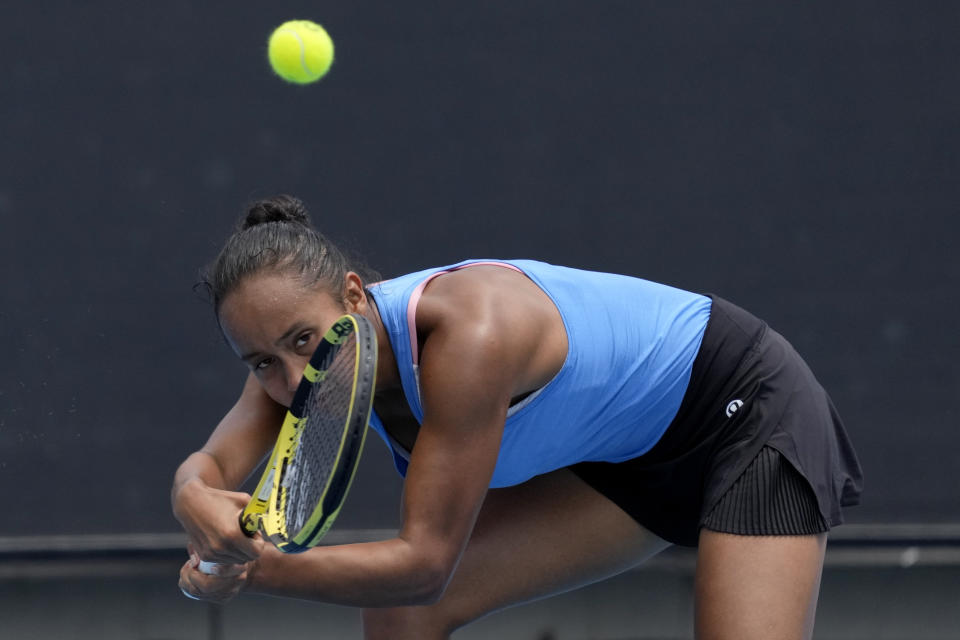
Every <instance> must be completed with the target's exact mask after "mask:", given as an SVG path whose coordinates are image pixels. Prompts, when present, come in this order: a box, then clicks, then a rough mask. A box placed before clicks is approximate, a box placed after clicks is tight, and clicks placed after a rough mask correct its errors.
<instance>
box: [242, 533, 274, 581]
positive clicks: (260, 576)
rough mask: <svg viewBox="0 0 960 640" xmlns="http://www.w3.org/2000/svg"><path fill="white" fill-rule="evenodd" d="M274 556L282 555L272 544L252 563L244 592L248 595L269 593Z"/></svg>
mask: <svg viewBox="0 0 960 640" xmlns="http://www.w3.org/2000/svg"><path fill="white" fill-rule="evenodd" d="M274 554H280V552H279V551H277V549H276V547H274V546H273V545H271V544H267V545H264V548H263V553H261V554H260V557H258V558H257V559H256V560H253V561H251V562H250V566H249V568H248V569H247V581H246V584H244V586H243V590H244V591H245V592H247V593H269V589H268V588H267V582H268V576H269V573H270V569H269V567H270V565H271V564H273V562H272V560H273V558H274Z"/></svg>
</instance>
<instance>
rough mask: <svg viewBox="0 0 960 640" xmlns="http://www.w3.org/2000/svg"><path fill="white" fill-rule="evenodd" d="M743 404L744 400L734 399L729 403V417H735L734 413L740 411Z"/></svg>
mask: <svg viewBox="0 0 960 640" xmlns="http://www.w3.org/2000/svg"><path fill="white" fill-rule="evenodd" d="M742 406H743V400H734V401H733V402H731V403H730V404H728V405H727V417H728V418H731V417H733V414H735V413H736V412H737V411H739V410H740V407H742Z"/></svg>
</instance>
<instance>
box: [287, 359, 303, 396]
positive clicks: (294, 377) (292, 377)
mask: <svg viewBox="0 0 960 640" xmlns="http://www.w3.org/2000/svg"><path fill="white" fill-rule="evenodd" d="M302 377H303V366H302V365H301V364H300V363H299V362H290V363H288V364H287V391H288V392H289V393H290V398H291V399H293V394H295V393H296V392H297V387H299V386H300V378H302Z"/></svg>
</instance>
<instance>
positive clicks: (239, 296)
mask: <svg viewBox="0 0 960 640" xmlns="http://www.w3.org/2000/svg"><path fill="white" fill-rule="evenodd" d="M336 308H337V305H336V303H335V302H334V300H333V297H332V296H331V295H330V294H329V293H327V292H326V291H325V290H324V289H323V288H322V287H317V286H313V287H311V286H305V285H304V284H303V282H302V281H301V280H300V279H299V278H297V277H293V276H289V275H282V274H262V275H259V274H258V275H254V276H251V277H249V278H246V279H245V280H243V281H242V282H241V283H240V284H239V285H238V286H237V287H236V288H235V289H234V290H233V291H231V292H230V293H229V294H227V296H226V297H225V298H224V299H223V302H222V303H221V305H220V311H219V317H220V324H221V325H222V326H223V329H224V332H225V333H226V334H227V338H228V340H229V341H230V342H231V343H233V344H234V346H235V347H252V346H255V345H254V344H253V343H258V342H262V341H264V340H269V341H273V340H275V339H276V338H277V336H278V335H281V334H283V333H284V332H285V331H286V330H287V329H288V328H289V327H290V325H291V324H293V323H294V322H304V321H310V320H313V321H317V322H319V321H321V320H322V319H323V318H324V317H325V316H327V315H329V314H330V313H335V312H336Z"/></svg>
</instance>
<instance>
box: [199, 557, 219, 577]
mask: <svg viewBox="0 0 960 640" xmlns="http://www.w3.org/2000/svg"><path fill="white" fill-rule="evenodd" d="M219 565H220V563H219V562H208V561H207V560H201V561H200V564H198V565H197V571H199V572H200V573H205V574H207V575H212V574H213V571H214V568H215V567H217V566H219Z"/></svg>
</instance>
